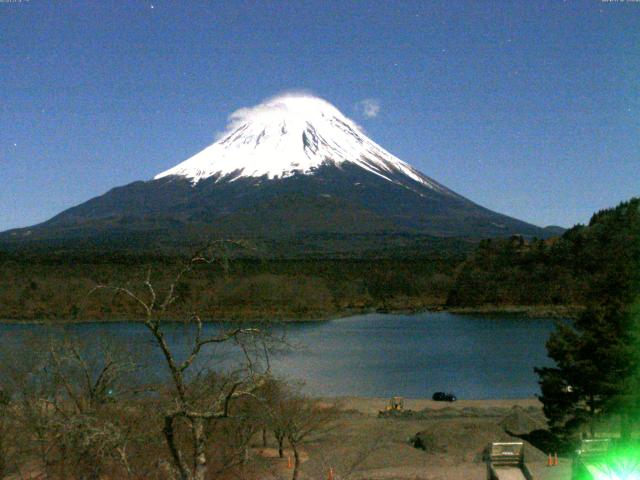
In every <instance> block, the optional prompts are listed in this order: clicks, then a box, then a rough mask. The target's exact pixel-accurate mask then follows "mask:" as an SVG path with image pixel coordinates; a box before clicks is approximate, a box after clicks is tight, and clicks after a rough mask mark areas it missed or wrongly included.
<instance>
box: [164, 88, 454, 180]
mask: <svg viewBox="0 0 640 480" xmlns="http://www.w3.org/2000/svg"><path fill="white" fill-rule="evenodd" d="M345 162H346V163H351V164H353V165H357V166H359V167H361V168H363V169H365V170H367V171H369V172H371V173H373V174H375V175H378V176H380V177H381V178H384V179H385V180H388V181H390V182H397V180H394V179H393V177H395V176H396V175H397V174H401V175H405V176H407V177H408V178H410V179H411V180H414V181H416V182H418V183H421V184H423V185H425V186H426V187H428V188H432V189H434V190H437V191H440V192H443V193H452V192H450V191H449V190H447V189H446V188H444V187H443V186H442V185H440V184H438V183H437V182H435V181H433V180H431V179H429V178H427V177H425V176H424V175H422V174H421V173H420V172H418V171H417V170H415V169H414V168H413V167H412V166H411V165H409V164H407V163H405V162H403V161H402V160H400V159H399V158H397V157H395V156H393V155H392V154H390V153H389V152H387V151H386V150H385V149H384V148H382V147H381V146H379V145H378V144H376V143H375V142H373V141H372V140H371V139H369V138H368V137H367V136H366V135H365V134H364V132H363V131H362V129H361V128H360V127H359V126H358V125H357V124H356V123H355V122H353V121H352V120H350V119H349V118H347V117H346V116H344V115H343V114H342V113H341V112H340V111H339V110H338V109H337V108H336V107H334V106H333V105H331V104H330V103H329V102H327V101H325V100H323V99H321V98H317V97H312V96H307V95H282V96H278V97H275V98H272V99H270V100H267V101H265V102H264V103H262V104H260V105H258V106H256V107H253V108H247V109H241V110H238V111H237V112H235V113H233V114H232V115H231V117H230V124H229V127H228V128H227V131H226V132H225V133H224V134H223V135H221V137H220V139H219V140H218V141H217V142H215V143H214V144H213V145H211V146H209V147H207V148H205V149H204V150H202V151H201V152H199V153H197V154H196V155H194V156H193V157H191V158H189V159H188V160H185V161H184V162H182V163H180V164H178V165H176V166H175V167H173V168H170V169H169V170H166V171H164V172H162V173H159V174H158V175H156V176H155V177H154V178H155V179H156V180H157V179H159V178H163V177H168V176H172V175H178V176H182V177H185V178H188V179H189V180H190V181H191V182H193V183H197V182H199V181H200V180H204V179H206V178H210V177H214V178H215V179H216V181H231V182H232V181H234V180H238V179H240V178H247V177H266V178H267V179H274V178H287V177H291V176H292V175H295V174H297V173H299V174H305V175H309V174H313V173H314V172H315V171H317V169H318V168H319V167H320V166H322V165H323V164H332V165H336V166H339V165H341V164H343V163H345Z"/></svg>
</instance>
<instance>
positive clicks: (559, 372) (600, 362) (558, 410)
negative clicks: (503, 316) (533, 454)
mask: <svg viewBox="0 0 640 480" xmlns="http://www.w3.org/2000/svg"><path fill="white" fill-rule="evenodd" d="M572 235H574V236H575V237H577V238H572V239H571V241H572V242H573V243H574V244H576V245H577V244H580V249H579V250H580V251H581V255H580V258H577V259H576V262H578V261H581V262H582V263H581V264H580V265H577V267H578V268H579V269H581V270H583V271H585V272H588V273H589V279H590V280H589V285H588V292H589V300H590V302H589V305H588V307H587V308H586V310H585V311H584V312H583V313H582V314H581V315H580V317H579V318H578V319H577V320H576V321H575V322H573V323H572V324H570V323H562V324H559V325H558V327H557V328H556V330H555V331H554V332H553V333H552V335H551V337H550V339H549V341H548V342H547V351H548V354H549V357H550V358H551V359H553V360H554V361H555V363H556V365H555V366H554V367H548V368H537V369H536V372H537V373H538V375H539V376H540V387H541V395H540V400H541V401H542V403H543V408H544V412H545V415H546V416H547V418H548V420H549V424H550V426H551V428H552V430H553V431H555V432H556V433H562V434H570V433H572V432H575V431H576V430H577V429H579V428H580V427H582V426H585V425H586V426H587V427H588V430H589V432H590V434H591V435H593V434H594V433H595V424H596V422H597V420H598V418H600V417H607V418H608V417H610V416H614V415H617V416H619V418H620V420H621V424H620V425H621V428H620V432H621V436H622V437H623V438H628V437H629V436H630V433H631V431H630V428H631V425H632V421H633V420H637V419H638V416H639V413H640V303H639V300H640V295H639V294H640V200H639V199H634V200H631V201H630V202H625V203H623V204H621V205H619V206H618V207H616V208H615V209H612V210H607V211H602V212H598V213H596V214H595V215H594V216H593V218H592V219H591V222H590V224H589V227H587V228H584V229H581V230H580V231H577V232H573V233H572Z"/></svg>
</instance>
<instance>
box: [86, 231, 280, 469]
mask: <svg viewBox="0 0 640 480" xmlns="http://www.w3.org/2000/svg"><path fill="white" fill-rule="evenodd" d="M228 243H230V242H226V241H221V242H214V243H213V244H211V245H209V246H208V247H207V248H206V249H204V250H203V251H201V252H198V253H197V254H196V255H194V256H193V257H192V258H191V259H190V260H189V261H188V262H187V263H186V264H185V265H184V267H183V268H182V269H180V271H179V272H178V273H177V275H176V276H175V277H174V278H173V280H172V281H171V282H170V284H169V286H168V287H167V288H166V289H165V291H163V292H161V291H160V289H157V288H156V287H154V285H153V284H152V282H151V271H150V270H149V271H148V272H147V275H146V277H145V279H144V280H143V281H142V284H141V285H140V286H139V288H138V289H135V288H131V287H129V286H110V285H97V286H96V287H95V288H94V289H93V290H92V292H93V291H97V290H101V289H108V290H111V291H113V292H114V293H115V294H117V295H124V296H125V297H126V298H128V299H129V300H131V301H132V302H134V303H135V304H136V305H138V307H139V308H140V309H141V311H142V313H143V314H144V326H145V327H146V328H147V330H148V331H149V333H150V334H151V335H152V337H153V339H154V341H155V343H156V345H157V346H158V347H159V349H160V351H161V352H162V356H163V359H164V363H165V365H166V367H167V369H168V372H169V376H170V379H171V389H170V399H171V401H170V402H169V406H168V407H167V408H166V409H165V411H164V412H163V423H164V427H163V435H164V439H165V442H166V445H167V448H168V451H169V454H170V457H171V462H172V465H173V469H174V473H175V476H176V477H177V478H179V479H180V480H204V479H205V476H206V474H207V470H208V456H207V447H208V445H207V441H208V432H209V431H210V428H211V424H212V422H215V421H218V420H222V419H228V418H229V417H230V416H231V413H232V411H231V407H232V402H233V401H235V400H237V399H241V398H243V397H247V396H252V395H253V392H254V391H255V389H256V388H257V387H259V386H260V384H261V379H262V375H261V367H262V363H261V361H260V359H261V357H262V355H263V354H266V352H267V348H266V347H265V338H266V337H265V335H266V331H265V330H264V329H262V328H256V327H241V326H234V327H231V328H228V329H226V330H222V331H219V332H217V333H215V334H212V335H206V334H205V333H204V331H203V322H202V320H201V318H200V317H199V316H198V315H197V314H196V313H192V314H190V315H189V318H188V319H187V320H186V322H185V323H186V324H187V325H189V326H191V327H192V330H193V337H192V339H191V341H190V345H189V346H188V348H187V352H186V355H184V357H183V358H179V357H178V355H177V354H176V353H175V352H174V349H173V348H172V346H171V345H170V344H169V342H168V340H167V336H166V331H165V324H166V317H167V314H168V312H169V308H170V307H171V306H172V305H173V304H174V303H176V301H177V300H178V294H177V290H178V285H180V282H182V280H183V278H184V277H185V276H186V275H187V274H189V273H190V272H192V271H193V270H194V268H195V267H196V266H197V265H211V264H213V263H222V264H223V265H226V262H227V257H226V256H220V255H215V251H214V249H216V248H217V247H224V246H225V245H226V244H228ZM212 251H214V254H212V253H211V252H212ZM219 344H231V345H234V346H235V347H237V350H238V351H239V352H240V353H241V354H242V358H243V361H242V363H241V367H240V368H238V369H237V370H236V371H234V372H232V373H231V374H228V375H213V376H212V375H196V374H195V373H193V372H194V370H195V368H194V365H195V362H196V359H197V358H199V357H200V356H201V354H202V352H203V350H204V349H205V348H206V347H209V346H212V345H219ZM221 363H222V362H220V363H219V364H214V365H213V366H211V365H209V366H208V369H210V370H214V371H215V370H217V369H222V365H221ZM189 373H191V376H190V375H189ZM214 380H215V381H214ZM180 425H184V426H186V428H187V429H188V431H189V435H182V436H181V435H180ZM179 437H182V441H180V438H179ZM184 437H187V438H184ZM185 444H188V447H186V446H184V445H185Z"/></svg>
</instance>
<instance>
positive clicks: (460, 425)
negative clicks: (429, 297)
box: [255, 397, 570, 480]
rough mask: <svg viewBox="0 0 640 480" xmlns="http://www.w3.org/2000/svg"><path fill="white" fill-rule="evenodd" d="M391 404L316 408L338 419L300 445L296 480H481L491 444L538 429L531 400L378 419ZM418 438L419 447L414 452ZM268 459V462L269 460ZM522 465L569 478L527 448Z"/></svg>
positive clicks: (275, 467)
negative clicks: (300, 465)
mask: <svg viewBox="0 0 640 480" xmlns="http://www.w3.org/2000/svg"><path fill="white" fill-rule="evenodd" d="M388 401H389V399H384V398H359V397H340V398H325V399H321V402H323V403H326V404H332V405H336V406H337V407H338V408H339V409H340V411H341V415H340V419H339V420H338V421H336V422H335V423H334V424H333V425H332V426H331V427H330V428H329V430H328V431H327V432H324V433H323V434H321V435H318V436H316V437H314V438H311V439H310V440H309V441H308V442H307V444H306V445H305V446H304V454H305V461H304V463H303V469H302V473H303V476H302V478H308V479H322V478H328V472H329V470H331V471H332V473H333V476H334V479H336V480H338V479H343V480H346V479H354V480H365V479H370V480H474V479H478V480H481V479H486V478H487V467H486V463H485V461H484V458H485V452H486V449H487V447H488V445H489V444H490V443H491V442H493V441H522V439H521V438H519V437H518V435H520V434H522V433H525V434H526V433H528V432H529V431H531V430H535V429H539V428H544V427H545V426H546V421H545V418H544V415H543V414H542V406H541V404H540V402H539V401H538V400H537V399H535V398H529V399H516V400H460V401H457V402H453V403H447V402H434V401H432V400H429V399H404V410H405V414H404V415H393V416H390V417H387V418H380V417H379V416H378V412H379V411H380V410H384V408H385V406H386V405H387V404H388ZM416 436H420V437H421V438H422V440H423V444H424V448H416V447H415V446H414V444H415V442H414V441H412V439H415V438H416ZM255 452H256V453H257V454H258V455H260V456H263V457H265V465H264V466H265V467H267V469H269V471H270V475H271V477H269V478H273V479H285V478H291V477H290V475H291V471H290V470H288V469H287V468H286V457H287V455H288V453H286V454H285V460H280V459H278V458H277V456H274V455H273V450H272V449H271V448H269V449H266V450H264V449H262V450H261V449H259V448H257V449H256V451H255ZM267 457H270V458H267ZM525 461H526V464H527V467H528V468H529V470H530V471H531V473H532V475H533V479H534V480H561V479H566V478H570V462H569V460H567V459H564V458H560V459H559V465H558V466H557V467H551V468H550V467H548V466H547V453H545V452H541V451H540V450H538V449H536V448H535V447H534V446H532V445H531V444H529V443H528V442H525Z"/></svg>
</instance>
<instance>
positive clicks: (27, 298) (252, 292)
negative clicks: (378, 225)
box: [0, 198, 640, 320]
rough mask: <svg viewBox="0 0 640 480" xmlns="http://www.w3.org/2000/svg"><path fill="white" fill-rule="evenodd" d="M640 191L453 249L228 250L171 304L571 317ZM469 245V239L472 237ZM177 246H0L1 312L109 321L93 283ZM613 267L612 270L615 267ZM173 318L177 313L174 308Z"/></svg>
mask: <svg viewBox="0 0 640 480" xmlns="http://www.w3.org/2000/svg"><path fill="white" fill-rule="evenodd" d="M639 207H640V199H637V198H635V199H632V200H630V201H628V202H623V203H621V204H620V205H618V206H617V207H615V208H611V209H607V210H602V211H600V212H597V213H595V214H594V215H593V216H592V218H591V220H590V222H589V224H588V225H576V226H574V227H573V228H571V229H569V230H567V231H566V232H565V233H564V234H563V235H562V236H560V237H555V238H551V239H547V240H540V239H526V238H524V237H521V236H513V237H511V238H508V239H485V240H482V241H480V242H477V243H475V244H474V243H472V242H468V245H469V246H468V247H466V250H465V249H462V248H460V247H459V245H460V242H459V243H458V244H457V247H456V248H455V249H444V250H440V251H433V250H432V249H429V250H427V251H425V252H424V253H421V252H420V251H412V252H411V254H407V255H405V256H397V255H391V254H380V255H375V256H368V257H363V258H353V257H351V258H330V257H329V258H327V257H322V256H316V257H306V258H287V257H284V256H281V257H268V258H264V257H260V256H258V255H256V254H255V252H254V251H252V250H251V249H247V250H239V251H233V252H231V254H229V255H226V256H224V255H223V258H225V260H224V262H219V263H216V264H215V265H206V266H202V267H201V268H199V269H198V270H197V271H195V272H194V273H193V275H191V276H190V279H189V280H188V281H184V282H182V283H180V284H179V285H178V288H179V291H180V293H181V295H180V307H181V308H183V309H184V311H198V312H200V314H201V315H202V317H203V318H204V319H207V320H216V319H225V320H226V319H256V318H265V317H269V318H278V319H297V320H307V319H322V318H329V317H335V316H341V315H348V314H351V313H359V312H372V311H379V312H389V311H418V310H426V309H443V308H446V309H452V310H454V311H486V310H487V309H489V310H497V311H500V310H504V311H509V309H512V308H513V307H530V308H529V309H528V310H525V311H527V312H529V313H530V314H532V315H535V314H536V312H538V313H539V314H544V315H549V314H553V313H554V312H556V313H557V314H559V315H573V314H575V313H576V312H579V311H580V309H582V308H583V307H585V306H586V304H587V303H588V300H589V298H590V295H591V294H592V292H593V290H594V289H595V290H597V291H599V292H603V291H606V290H608V289H616V288H620V286H619V285H618V284H617V282H616V279H617V278H623V277H624V275H621V274H622V273H624V269H625V268H630V267H629V265H632V264H633V262H632V259H633V258H635V257H634V255H638V252H637V248H638V238H640V227H638V223H639V222H638V217H639V216H640V211H639ZM474 245H475V246H474ZM185 258H186V257H185V256H184V255H160V254H157V255H154V254H143V253H139V252H137V253H136V252H118V251H105V252H103V253H96V252H95V251H89V252H83V251H76V252H73V253H69V252H66V251H65V252H62V253H55V252H53V253H52V252H48V253H45V252H42V251H19V250H15V249H14V250H7V251H4V252H1V251H0V278H1V279H2V289H0V318H3V319H8V320H92V319H94V320H117V319H135V318H137V313H136V312H135V310H134V309H132V308H131V307H130V305H128V304H127V303H126V302H122V300H121V299H118V298H115V299H112V298H105V297H104V295H103V294H100V295H92V296H88V295H87V293H88V292H89V291H90V290H91V289H92V288H94V287H95V286H96V285H111V284H114V283H122V282H131V281H136V280H141V279H143V278H144V277H145V276H146V275H147V274H149V275H151V277H152V278H153V280H154V281H155V282H158V283H159V284H163V282H166V281H167V279H169V278H173V275H174V274H175V272H176V271H177V270H179V268H180V267H181V265H182V264H183V263H184V261H185ZM621 269H622V271H621ZM176 315H179V312H178V313H177V314H176Z"/></svg>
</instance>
